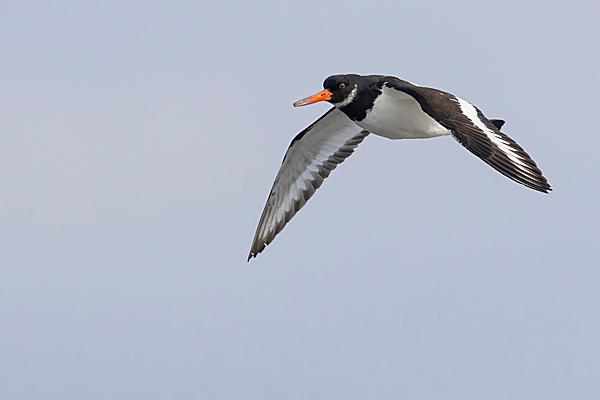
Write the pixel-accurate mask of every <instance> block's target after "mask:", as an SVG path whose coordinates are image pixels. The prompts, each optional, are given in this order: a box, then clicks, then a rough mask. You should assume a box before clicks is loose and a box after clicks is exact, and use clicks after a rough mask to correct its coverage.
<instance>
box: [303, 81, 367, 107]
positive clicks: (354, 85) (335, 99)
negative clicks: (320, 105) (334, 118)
mask: <svg viewBox="0 0 600 400" xmlns="http://www.w3.org/2000/svg"><path fill="white" fill-rule="evenodd" d="M359 77H360V75H354V74H348V75H332V76H330V77H329V78H327V79H325V82H323V88H324V89H323V90H322V91H320V92H319V93H317V94H314V95H312V96H309V97H306V98H304V99H302V100H298V101H297V102H295V103H294V106H295V107H300V106H306V105H308V104H313V103H316V102H319V101H328V102H329V103H331V104H334V105H336V106H338V107H339V106H340V105H341V104H342V105H343V104H344V103H350V102H351V101H352V99H353V98H354V96H356V92H357V90H358V78H359Z"/></svg>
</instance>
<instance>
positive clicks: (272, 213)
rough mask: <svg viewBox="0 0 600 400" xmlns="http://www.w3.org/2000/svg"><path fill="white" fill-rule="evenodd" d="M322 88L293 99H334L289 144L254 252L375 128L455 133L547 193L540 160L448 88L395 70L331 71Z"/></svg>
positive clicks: (393, 133) (386, 133)
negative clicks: (402, 76)
mask: <svg viewBox="0 0 600 400" xmlns="http://www.w3.org/2000/svg"><path fill="white" fill-rule="evenodd" d="M323 87H324V88H325V89H324V90H323V91H321V92H319V93H317V94H315V95H313V96H309V97H307V98H305V99H303V100H300V101H298V102H296V103H294V105H295V106H303V105H308V104H312V103H315V102H318V101H328V102H330V103H332V104H333V105H334V107H333V108H331V109H330V110H329V111H328V112H326V113H325V114H324V115H323V116H322V117H321V118H319V119H318V120H317V121H315V122H314V123H313V124H312V125H310V126H309V127H308V128H306V129H305V130H303V131H302V132H300V133H299V134H298V135H297V136H296V137H295V138H294V139H293V140H292V143H291V144H290V146H289V148H288V151H287V152H286V155H285V157H284V159H283V163H282V165H281V168H280V169H279V172H278V174H277V177H276V178H275V182H274V183H273V187H272V189H271V193H270V195H269V198H268V199H267V204H266V205H265V209H264V210H263V214H262V216H261V219H260V222H259V224H258V228H257V230H256V235H255V237H254V241H253V243H252V248H251V250H250V255H249V256H248V260H249V259H250V258H251V257H256V255H257V254H258V253H260V252H261V251H262V250H264V248H265V247H266V246H267V245H268V244H269V243H270V242H271V241H272V240H273V238H274V237H275V235H277V233H279V232H280V231H281V230H282V229H283V227H284V226H285V224H286V223H287V222H288V221H289V220H290V219H291V218H292V217H293V216H294V215H295V213H296V212H297V211H298V210H300V208H302V206H303V205H304V204H305V203H306V201H307V200H308V199H309V198H310V197H311V196H312V195H313V194H314V192H315V190H316V189H317V188H318V187H319V186H320V185H321V183H322V182H323V180H324V179H325V178H327V177H328V176H329V174H330V172H331V171H332V170H333V169H335V168H336V166H337V165H338V164H340V163H341V162H343V161H344V160H345V159H346V158H347V157H348V156H350V155H351V154H352V152H353V151H354V149H355V148H356V147H357V146H358V145H359V144H360V143H361V142H362V140H363V139H364V138H365V137H366V136H367V135H369V133H373V134H376V135H379V136H383V137H386V138H389V139H424V138H433V137H437V136H444V135H449V134H451V135H452V136H454V138H455V139H456V140H458V141H459V142H460V143H461V144H462V145H463V146H464V147H466V148H467V149H468V150H469V151H470V152H472V153H473V154H475V155H476V156H478V157H479V158H481V159H482V160H483V161H484V162H486V163H487V164H489V165H490V166H491V167H492V168H494V169H496V170H497V171H498V172H500V173H502V174H503V175H505V176H507V177H508V178H510V179H512V180H514V181H516V182H518V183H521V184H523V185H525V186H527V187H529V188H532V189H534V190H537V191H541V192H545V193H547V192H548V191H549V190H551V188H550V185H549V184H548V182H547V181H546V178H544V176H543V175H542V172H541V171H540V170H539V169H538V168H537V165H536V164H535V162H534V161H533V160H532V159H531V157H529V155H528V154H527V153H526V152H525V151H524V150H523V149H522V148H521V147H520V146H519V145H518V144H517V143H516V142H515V141H514V140H512V139H511V138H509V137H508V136H507V135H505V134H504V133H502V132H500V128H501V127H502V125H503V124H504V121H502V120H490V119H487V118H486V117H485V116H484V115H483V113H482V112H481V111H480V110H479V109H477V108H476V107H475V106H473V105H472V104H470V103H468V102H467V101H465V100H462V99H460V98H458V97H456V96H454V95H452V94H450V93H447V92H444V91H441V90H437V89H432V88H426V87H422V86H418V85H414V84H412V83H409V82H406V81H403V80H401V79H398V78H395V77H392V76H382V75H368V76H360V75H353V74H351V75H333V76H330V77H329V78H327V79H326V80H325V82H324V83H323Z"/></svg>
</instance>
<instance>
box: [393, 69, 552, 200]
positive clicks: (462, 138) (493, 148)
mask: <svg viewBox="0 0 600 400" xmlns="http://www.w3.org/2000/svg"><path fill="white" fill-rule="evenodd" d="M382 82H385V83H383V84H384V85H387V86H389V87H391V88H393V89H396V90H400V91H402V92H404V93H406V94H409V95H410V96H412V97H413V98H414V99H415V100H416V101H417V102H418V103H419V104H420V106H421V108H422V109H423V111H425V112H426V113H427V114H428V115H429V116H430V117H431V118H433V119H435V120H436V121H437V122H438V123H439V124H440V125H442V126H443V127H444V128H446V129H448V130H449V131H450V133H451V134H452V136H454V138H455V139H456V140H457V141H458V142H459V143H460V144H462V145H463V146H464V147H465V148H466V149H467V150H469V151H470V152H471V153H473V154H475V155H476V156H477V157H479V158H481V159H482V160H483V161H484V162H485V163H487V164H488V165H490V166H491V167H492V168H494V169H495V170H496V171H498V172H500V173H501V174H503V175H504V176H506V177H508V178H510V179H512V180H514V181H515V182H518V183H520V184H522V185H525V186H527V187H529V188H531V189H534V190H537V191H540V192H544V193H548V191H550V190H552V188H551V187H550V185H549V184H548V181H547V180H546V178H545V177H544V175H543V174H542V171H540V169H539V168H538V166H537V165H536V163H535V162H534V161H533V160H532V159H531V157H530V156H529V154H527V153H526V152H525V150H523V148H522V147H521V146H519V145H518V144H517V142H515V141H514V140H513V139H511V138H510V137H508V136H507V135H506V134H504V133H503V132H500V128H501V127H502V125H503V123H504V121H502V120H489V119H487V118H486V117H485V116H484V115H483V113H482V112H481V111H480V110H479V109H478V108H477V107H475V106H474V105H472V104H470V103H469V102H467V101H465V100H463V99H460V98H458V97H456V96H454V95H452V94H450V93H446V92H443V91H441V90H437V89H431V88H426V87H421V86H417V85H413V84H411V83H409V82H406V81H403V80H401V79H398V78H395V77H385V78H383V79H382Z"/></svg>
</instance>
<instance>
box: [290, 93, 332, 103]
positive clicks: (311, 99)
mask: <svg viewBox="0 0 600 400" xmlns="http://www.w3.org/2000/svg"><path fill="white" fill-rule="evenodd" d="M331 96H333V93H331V92H330V91H329V90H327V89H324V90H321V91H320V92H319V93H317V94H313V95H312V96H308V97H307V98H305V99H302V100H298V101H297V102H295V103H294V107H302V106H307V105H309V104H313V103H318V102H319V101H327V100H329V99H331Z"/></svg>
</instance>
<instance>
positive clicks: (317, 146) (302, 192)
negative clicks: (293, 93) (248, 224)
mask: <svg viewBox="0 0 600 400" xmlns="http://www.w3.org/2000/svg"><path fill="white" fill-rule="evenodd" d="M368 134H369V132H367V131H365V130H363V129H362V128H361V127H359V126H358V125H356V124H355V123H354V122H353V121H352V120H351V119H350V118H348V117H347V116H346V115H345V114H344V113H342V112H341V111H339V110H338V109H336V108H335V107H333V108H332V109H330V110H329V111H327V112H326V113H325V114H324V115H323V116H322V117H321V118H319V119H318V120H316V121H315V122H314V123H313V124H312V125H310V126H309V127H308V128H306V129H305V130H303V131H302V132H300V133H299V134H298V135H297V136H296V137H295V138H294V140H292V143H291V144H290V146H289V147H288V150H287V152H286V153H285V157H284V158H283V162H282V164H281V167H280V168H279V172H278V173H277V177H276V178H275V182H274V183H273V187H272V188H271V193H269V198H268V199H267V204H266V205H265V208H264V210H263V213H262V216H261V217H260V222H259V223H258V227H257V228H256V234H255V235H254V241H253V242H252V247H251V248H250V254H249V255H248V261H250V258H252V257H256V256H257V255H258V254H259V253H260V252H261V251H263V250H264V249H265V247H266V246H267V245H268V244H269V243H271V242H272V241H273V239H274V238H275V236H276V235H277V234H278V233H279V232H281V230H282V229H283V227H284V226H285V225H286V224H287V223H288V222H289V221H290V220H291V219H292V217H293V216H294V215H295V214H296V213H297V212H298V211H299V210H300V209H301V208H302V207H303V206H304V204H306V201H307V200H308V199H309V198H310V197H311V196H312V195H313V194H314V193H315V191H316V190H317V189H318V188H319V186H321V184H322V183H323V180H324V179H325V178H327V177H328V176H329V174H330V173H331V171H333V170H334V169H335V168H336V167H337V165H338V164H340V163H342V162H343V161H344V160H345V159H346V158H348V157H349V156H350V155H351V154H352V153H353V152H354V149H355V148H356V146H358V145H359V144H360V143H361V142H362V141H363V139H364V138H365V137H366V136H367V135H368Z"/></svg>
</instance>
